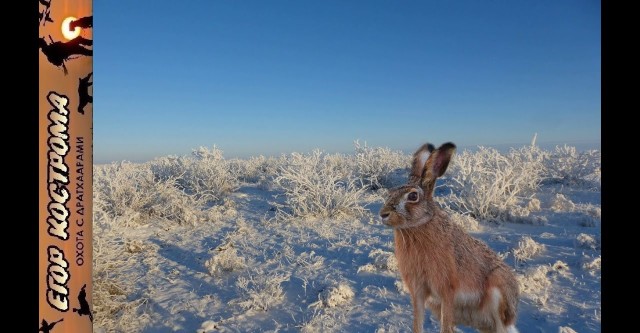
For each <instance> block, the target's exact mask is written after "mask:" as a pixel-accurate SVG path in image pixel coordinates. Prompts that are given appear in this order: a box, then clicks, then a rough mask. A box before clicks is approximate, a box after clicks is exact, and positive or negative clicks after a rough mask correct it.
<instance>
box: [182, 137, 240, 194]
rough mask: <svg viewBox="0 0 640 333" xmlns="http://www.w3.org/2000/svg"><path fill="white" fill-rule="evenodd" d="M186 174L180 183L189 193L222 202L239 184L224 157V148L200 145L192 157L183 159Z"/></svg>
mask: <svg viewBox="0 0 640 333" xmlns="http://www.w3.org/2000/svg"><path fill="white" fill-rule="evenodd" d="M183 166H184V169H185V170H184V174H183V175H182V177H181V178H180V184H181V185H182V186H183V187H184V189H185V191H186V192H187V193H189V194H193V195H196V196H197V197H198V198H202V199H205V200H207V201H210V202H215V203H221V202H222V199H224V198H225V197H226V196H227V195H228V194H229V193H230V192H232V191H233V190H235V189H236V187H237V186H238V180H237V179H236V178H235V177H234V175H233V173H232V172H231V170H230V168H229V163H227V161H226V160H225V159H224V157H223V155H222V150H220V149H218V148H216V147H215V146H214V147H213V149H211V150H209V149H208V148H206V147H200V148H198V149H195V150H194V151H193V152H192V158H190V159H184V160H183Z"/></svg>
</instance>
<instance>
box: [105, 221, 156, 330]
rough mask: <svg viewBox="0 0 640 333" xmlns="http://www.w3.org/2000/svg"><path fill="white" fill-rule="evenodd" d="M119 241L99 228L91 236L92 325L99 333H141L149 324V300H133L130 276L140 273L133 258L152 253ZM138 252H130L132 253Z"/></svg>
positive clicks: (136, 298)
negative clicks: (145, 310) (145, 311)
mask: <svg viewBox="0 0 640 333" xmlns="http://www.w3.org/2000/svg"><path fill="white" fill-rule="evenodd" d="M132 245H133V244H131V243H130V242H126V241H124V240H123V239H122V236H121V235H119V234H117V233H115V232H114V230H113V229H109V228H102V225H100V224H99V225H98V228H97V229H96V232H94V234H93V278H94V279H93V303H92V305H93V308H92V311H93V314H94V320H93V325H94V329H95V330H98V331H99V330H102V332H108V333H115V332H140V331H141V330H142V329H143V328H144V327H145V325H147V324H149V322H150V319H151V318H150V316H149V315H148V314H146V313H144V306H145V305H146V304H147V303H148V299H147V298H146V297H144V296H138V297H136V296H134V295H135V290H136V285H135V282H136V279H135V278H134V275H133V274H132V272H136V271H138V269H139V264H138V261H137V260H136V256H144V255H145V252H148V251H153V250H154V249H150V247H149V246H144V245H141V244H136V245H138V246H135V245H134V246H133V247H132ZM132 248H134V249H139V250H140V251H137V250H136V252H131V249H132Z"/></svg>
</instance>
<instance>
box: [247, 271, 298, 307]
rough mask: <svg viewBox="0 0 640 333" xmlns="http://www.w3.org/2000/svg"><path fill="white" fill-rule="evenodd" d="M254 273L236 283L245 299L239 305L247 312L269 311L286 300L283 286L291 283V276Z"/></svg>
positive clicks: (261, 272) (262, 272)
mask: <svg viewBox="0 0 640 333" xmlns="http://www.w3.org/2000/svg"><path fill="white" fill-rule="evenodd" d="M252 273H253V275H248V276H241V277H239V278H238V280H237V281H236V287H238V289H240V291H242V294H243V295H244V297H243V298H244V299H243V300H242V301H240V302H239V303H238V304H239V305H240V306H241V307H242V308H243V309H246V310H249V309H253V310H257V311H267V310H269V309H270V308H271V307H272V306H273V305H275V304H277V303H279V302H280V301H281V300H282V299H283V298H284V291H283V289H282V286H281V284H282V283H283V282H285V281H289V276H288V275H284V274H277V273H265V272H264V271H260V270H258V271H254V272H252Z"/></svg>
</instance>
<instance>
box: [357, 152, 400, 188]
mask: <svg viewBox="0 0 640 333" xmlns="http://www.w3.org/2000/svg"><path fill="white" fill-rule="evenodd" d="M354 145H355V151H356V152H355V168H356V169H355V170H356V175H357V176H358V177H360V179H361V180H362V181H363V182H364V184H365V185H366V186H369V187H370V188H371V189H373V190H377V189H378V188H381V187H386V188H391V187H394V186H397V185H400V184H401V182H400V183H398V182H397V181H396V180H395V177H393V176H394V173H393V172H394V171H395V170H398V169H406V168H408V167H409V165H410V162H411V156H409V155H406V154H403V153H402V152H400V151H392V150H391V149H389V148H386V147H385V148H382V147H377V148H371V147H368V146H367V144H366V142H365V143H364V145H361V144H360V142H358V141H355V142H354ZM402 181H404V180H402Z"/></svg>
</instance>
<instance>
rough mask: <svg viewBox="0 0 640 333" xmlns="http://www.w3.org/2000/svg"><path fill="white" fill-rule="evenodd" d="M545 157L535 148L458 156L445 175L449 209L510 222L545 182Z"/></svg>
mask: <svg viewBox="0 0 640 333" xmlns="http://www.w3.org/2000/svg"><path fill="white" fill-rule="evenodd" d="M542 161H543V153H542V151H541V150H540V149H539V148H537V147H535V146H526V147H522V148H520V149H512V150H511V151H509V153H507V154H501V153H500V152H498V151H497V150H495V149H493V148H485V147H479V149H478V151H476V152H470V151H463V152H462V153H461V154H459V155H457V156H454V159H453V160H452V164H451V165H450V167H449V171H448V172H447V174H445V177H446V178H445V180H444V186H445V190H447V191H446V192H448V193H447V194H445V196H443V197H438V200H439V201H440V202H441V203H442V204H443V205H445V206H448V207H449V208H451V209H453V210H455V211H458V212H460V213H470V214H471V216H473V217H475V218H476V219H479V220H498V219H508V218H509V216H510V211H511V210H513V209H517V208H519V207H522V206H525V205H526V204H525V201H527V202H528V199H530V198H532V197H533V195H534V194H535V192H536V190H537V189H538V186H539V185H540V182H541V180H542V173H543V171H544V166H543V163H542Z"/></svg>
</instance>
